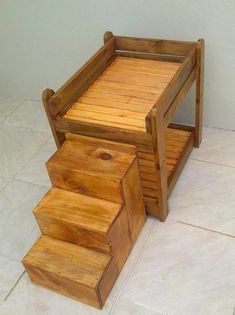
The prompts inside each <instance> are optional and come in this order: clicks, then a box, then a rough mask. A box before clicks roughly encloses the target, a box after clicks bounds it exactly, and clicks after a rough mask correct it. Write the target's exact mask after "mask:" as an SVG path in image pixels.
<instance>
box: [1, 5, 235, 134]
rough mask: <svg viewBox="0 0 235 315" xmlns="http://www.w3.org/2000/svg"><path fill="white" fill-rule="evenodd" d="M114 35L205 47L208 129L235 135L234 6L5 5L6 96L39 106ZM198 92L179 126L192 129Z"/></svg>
mask: <svg viewBox="0 0 235 315" xmlns="http://www.w3.org/2000/svg"><path fill="white" fill-rule="evenodd" d="M106 30H111V31H113V33H114V34H119V35H131V36H145V37H155V38H169V39H182V40H197V39H198V38H200V37H204V38H205V40H206V68H205V81H206V82H205V111H204V112H205V114H204V117H205V118H204V124H205V125H209V126H216V127H221V128H227V129H235V1H234V0H224V1H222V0H197V1H195V0H177V1H174V0H172V1H171V0H116V1H114V0H100V1H98V0H84V1H81V0H57V1H56V0H47V1H46V0H40V1H39V0H33V1H32V0H0V43H1V48H0V96H4V97H5V96H6V97H12V96H13V97H15V96H16V97H29V98H34V99H40V94H41V92H42V90H43V89H44V88H46V87H51V88H53V89H55V90H56V89H57V88H58V87H59V86H60V85H61V84H62V83H63V82H64V81H65V80H66V79H67V78H68V77H69V76H70V75H71V74H72V73H73V72H75V70H77V68H78V67H79V66H80V65H81V64H82V63H83V62H84V61H85V60H86V59H87V58H88V57H89V56H90V55H92V54H93V52H94V51H95V50H96V49H97V48H98V47H99V46H100V45H101V44H102V36H103V33H104V32H105V31H106ZM193 103H194V99H193V94H192V93H191V94H190V96H189V97H187V100H186V102H185V105H184V107H185V108H184V110H181V112H180V115H178V116H177V118H178V119H180V120H183V121H187V122H190V121H192V117H193V116H192V113H193V107H192V104H193Z"/></svg>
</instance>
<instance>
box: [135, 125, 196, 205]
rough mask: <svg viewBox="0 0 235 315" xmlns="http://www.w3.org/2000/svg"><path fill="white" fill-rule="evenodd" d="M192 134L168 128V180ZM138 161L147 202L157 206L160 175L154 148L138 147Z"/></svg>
mask: <svg viewBox="0 0 235 315" xmlns="http://www.w3.org/2000/svg"><path fill="white" fill-rule="evenodd" d="M190 136H191V132H189V131H185V130H178V129H172V128H168V129H167V132H166V159H167V173H168V179H169V178H170V175H171V174H172V172H173V171H174V168H175V167H177V163H178V161H179V159H180V158H181V157H182V152H183V151H184V148H185V146H186V145H187V142H188V139H189V138H190ZM137 149H138V152H137V156H138V160H139V167H140V178H141V185H142V189H143V194H144V199H145V202H146V203H147V204H148V203H152V204H154V203H155V204H156V205H157V199H158V195H159V180H158V178H159V174H158V172H157V170H156V167H155V165H154V155H153V151H152V148H147V147H140V146H139V147H138V148H137Z"/></svg>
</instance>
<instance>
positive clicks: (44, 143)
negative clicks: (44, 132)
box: [12, 128, 51, 186]
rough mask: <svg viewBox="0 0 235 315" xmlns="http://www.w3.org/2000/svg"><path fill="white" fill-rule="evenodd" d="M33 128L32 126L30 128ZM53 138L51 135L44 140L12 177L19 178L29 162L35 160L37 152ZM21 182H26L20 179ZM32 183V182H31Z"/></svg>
mask: <svg viewBox="0 0 235 315" xmlns="http://www.w3.org/2000/svg"><path fill="white" fill-rule="evenodd" d="M30 129H31V128H30ZM50 140H51V137H49V139H47V140H46V141H45V142H43V144H42V145H41V146H40V147H39V149H38V150H37V151H36V152H35V153H34V154H33V155H32V157H31V158H30V159H29V160H28V161H26V162H25V163H24V165H23V166H22V167H21V168H20V169H19V170H18V171H17V172H16V173H15V175H14V176H13V177H12V179H14V180H18V179H17V178H16V176H17V175H18V174H19V173H20V172H21V171H22V170H23V169H24V168H25V166H26V165H27V164H28V163H29V162H31V161H32V160H33V158H34V157H35V156H36V154H38V152H40V150H41V149H42V148H43V147H44V146H45V145H46V144H47V143H48V142H49V141H50ZM20 181H21V182H24V181H22V180H20ZM26 183H28V182H26ZM30 184H31V183H30ZM39 186H41V185H39Z"/></svg>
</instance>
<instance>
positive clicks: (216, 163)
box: [189, 157, 235, 169]
mask: <svg viewBox="0 0 235 315" xmlns="http://www.w3.org/2000/svg"><path fill="white" fill-rule="evenodd" d="M189 159H190V160H194V161H198V162H202V163H208V164H214V165H218V166H224V167H228V168H232V169H235V166H231V165H227V164H222V163H218V162H213V161H206V160H200V159H197V158H193V157H189Z"/></svg>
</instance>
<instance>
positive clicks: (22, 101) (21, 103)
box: [1, 99, 26, 125]
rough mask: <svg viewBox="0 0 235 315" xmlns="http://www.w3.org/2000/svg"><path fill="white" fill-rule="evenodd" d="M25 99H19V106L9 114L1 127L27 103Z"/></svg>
mask: <svg viewBox="0 0 235 315" xmlns="http://www.w3.org/2000/svg"><path fill="white" fill-rule="evenodd" d="M25 101H26V100H25V99H21V100H20V99H19V105H18V106H17V107H16V108H15V109H14V110H13V111H12V112H11V113H10V114H9V115H7V116H6V117H5V118H4V119H3V120H2V121H1V125H5V124H4V122H5V120H7V119H8V118H9V117H10V116H11V115H12V114H13V113H15V112H16V111H17V110H18V109H19V108H20V107H21V106H22V105H23V104H24V102H25Z"/></svg>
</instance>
